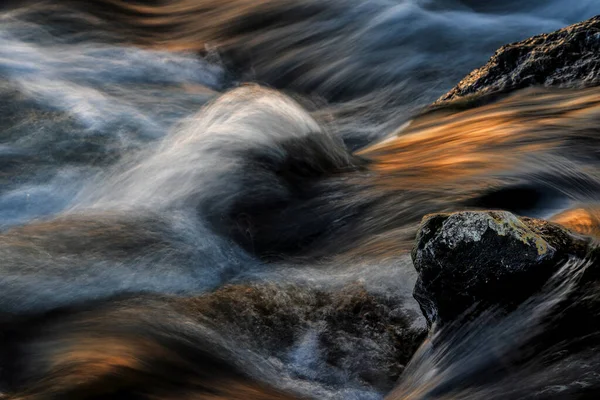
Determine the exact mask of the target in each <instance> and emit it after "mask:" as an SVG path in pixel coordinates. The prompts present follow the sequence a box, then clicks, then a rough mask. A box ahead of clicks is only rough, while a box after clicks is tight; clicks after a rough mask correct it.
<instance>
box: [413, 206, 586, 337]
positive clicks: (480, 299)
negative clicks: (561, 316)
mask: <svg viewBox="0 0 600 400" xmlns="http://www.w3.org/2000/svg"><path fill="white" fill-rule="evenodd" d="M589 241H590V240H589V239H588V238H585V237H582V236H578V235H576V234H574V233H571V232H570V231H568V230H567V229H565V228H564V227H561V226H560V225H557V224H554V223H550V222H547V221H543V220H538V219H532V218H521V217H517V216H515V215H513V214H511V213H509V212H506V211H465V212H458V213H454V214H432V215H428V216H426V217H425V218H424V219H423V221H422V223H421V226H420V228H419V231H418V233H417V239H416V244H415V247H414V249H413V252H412V257H413V262H414V265H415V268H416V269H417V271H418V273H419V278H418V280H417V283H416V285H415V290H414V297H415V299H416V300H417V301H418V302H419V304H420V306H421V309H422V310H423V313H424V315H425V318H426V319H427V321H428V324H430V325H431V324H433V323H434V322H436V323H438V324H443V323H446V322H450V321H452V320H455V319H456V318H457V317H459V316H461V315H462V314H463V313H465V311H467V310H469V309H471V308H473V307H477V306H479V307H486V306H490V305H494V306H501V307H505V308H511V307H512V306H514V305H516V304H519V303H520V302H522V301H523V300H524V299H526V298H527V297H529V296H530V295H531V294H533V293H535V292H536V291H537V290H539V289H540V288H541V286H542V285H543V284H544V283H545V282H546V281H547V279H548V278H549V277H550V276H551V275H552V274H553V273H554V272H555V271H556V270H557V269H558V268H559V267H560V266H561V265H562V263H564V261H565V260H566V259H567V258H569V257H579V258H582V257H584V256H585V255H586V254H587V252H588V245H589Z"/></svg>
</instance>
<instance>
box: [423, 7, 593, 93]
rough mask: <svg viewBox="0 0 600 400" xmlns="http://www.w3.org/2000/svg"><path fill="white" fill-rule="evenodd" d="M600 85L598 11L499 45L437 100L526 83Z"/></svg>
mask: <svg viewBox="0 0 600 400" xmlns="http://www.w3.org/2000/svg"><path fill="white" fill-rule="evenodd" d="M598 84H600V16H596V17H594V18H591V19H589V20H587V21H583V22H580V23H577V24H574V25H571V26H568V27H566V28H563V29H561V30H558V31H556V32H552V33H548V34H543V35H538V36H534V37H532V38H529V39H526V40H523V41H521V42H517V43H512V44H508V45H505V46H503V47H501V48H500V49H498V50H497V51H496V53H495V54H494V56H493V57H492V58H491V59H490V60H489V61H488V63H487V64H485V65H484V66H482V67H481V68H478V69H476V70H474V71H473V72H471V73H470V74H469V75H467V76H466V77H465V78H464V79H463V80H462V81H460V82H459V83H458V85H456V86H455V87H454V88H453V89H452V90H450V91H449V92H448V93H446V94H445V95H444V96H442V97H441V98H440V99H439V100H438V101H437V102H436V103H435V104H436V105H439V104H441V103H445V102H448V101H453V100H457V99H463V98H468V97H473V96H475V97H480V96H482V95H490V94H494V93H503V92H509V91H513V90H516V89H521V88H525V87H530V86H547V87H549V86H552V87H584V86H595V85H598Z"/></svg>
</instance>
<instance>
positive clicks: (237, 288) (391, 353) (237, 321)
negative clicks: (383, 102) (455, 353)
mask: <svg viewBox="0 0 600 400" xmlns="http://www.w3.org/2000/svg"><path fill="white" fill-rule="evenodd" d="M402 304H403V301H402V299H400V298H393V297H388V296H379V295H373V294H369V293H368V292H367V291H366V290H365V289H364V288H363V287H362V286H361V285H359V284H355V285H349V286H347V287H345V288H344V289H343V290H340V291H335V292H324V291H320V290H312V289H309V288H304V287H298V286H283V287H279V286H275V285H232V286H226V287H224V288H222V289H219V290H217V291H216V292H213V293H210V294H207V295H205V296H201V297H198V298H195V299H186V300H183V301H182V305H183V306H184V307H185V308H186V309H187V310H188V311H186V312H185V313H186V314H196V313H197V314H199V315H202V318H207V319H209V320H210V321H211V322H212V323H213V324H215V325H217V326H218V327H219V329H220V330H223V331H227V332H229V334H230V335H231V336H233V337H238V338H239V340H240V341H241V342H243V343H245V344H249V345H250V346H252V347H253V348H254V349H255V351H257V352H263V351H266V352H267V353H268V354H271V355H275V357H277V358H279V359H280V360H282V361H283V362H285V363H287V364H289V365H290V366H291V367H292V368H293V369H294V373H295V374H297V375H298V376H300V377H308V378H311V379H317V380H320V381H323V382H334V381H339V380H340V379H343V380H347V379H349V380H351V381H355V382H356V381H357V382H361V383H362V384H366V385H368V386H371V387H373V388H376V389H377V390H381V391H386V390H389V389H391V388H392V386H393V385H394V383H395V382H396V381H397V380H398V378H399V376H400V374H401V373H402V372H403V370H404V367H405V365H406V364H407V363H408V361H409V360H410V358H411V357H412V355H413V354H414V352H415V351H416V350H417V348H418V347H419V345H420V344H421V342H422V341H423V339H424V338H425V335H426V326H425V323H424V322H423V318H422V317H421V316H420V315H418V313H417V312H416V311H414V310H408V309H405V308H404V307H403V306H402ZM314 374H317V376H314ZM332 374H333V375H332Z"/></svg>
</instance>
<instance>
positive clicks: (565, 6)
mask: <svg viewBox="0 0 600 400" xmlns="http://www.w3.org/2000/svg"><path fill="white" fill-rule="evenodd" d="M58 3H60V4H58ZM150 3H152V4H158V3H160V2H150ZM57 4H58V5H57ZM127 4H129V5H127ZM598 13H600V4H599V3H598V2H597V1H595V0H581V1H578V2H576V3H575V4H573V2H572V1H566V0H553V1H528V2H522V1H490V2H488V1H486V2H478V1H466V0H465V1H459V0H455V1H452V0H447V1H444V0H422V1H419V0H411V1H408V0H406V1H401V0H395V1H393V0H389V1H384V0H374V1H368V2H367V1H354V0H328V1H326V0H319V1H309V0H306V1H283V0H281V1H266V2H251V1H246V0H230V1H222V0H214V1H201V0H181V1H176V2H171V3H170V5H165V6H162V7H161V6H157V8H145V7H143V6H136V5H133V4H132V3H127V2H119V1H114V2H113V1H108V0H107V1H94V2H90V3H86V4H85V5H84V2H67V1H65V2H64V4H63V2H56V3H53V4H50V3H47V4H37V5H34V4H32V5H27V6H24V7H22V8H18V9H14V8H8V7H7V9H6V10H4V11H2V13H1V14H0V77H1V78H2V79H1V81H0V94H1V95H0V109H1V115H2V118H0V140H1V142H0V231H1V232H2V233H3V234H2V236H0V259H1V261H0V262H1V264H0V265H1V270H2V275H1V276H0V316H1V317H2V321H9V325H11V326H16V328H11V329H14V332H13V331H12V330H11V331H10V332H8V333H6V336H5V338H6V340H5V343H10V346H9V347H10V348H11V350H2V352H1V353H0V360H4V361H3V365H2V366H1V367H0V377H1V378H3V380H5V381H6V382H8V383H3V385H5V387H0V392H2V391H4V392H6V393H8V394H10V396H12V397H11V398H15V399H16V398H19V399H25V398H27V399H44V398H84V396H83V394H82V393H84V392H85V391H86V390H89V391H90V392H92V391H94V390H96V391H98V392H102V391H101V390H99V389H97V387H96V386H93V385H92V384H90V385H92V386H90V387H91V389H90V387H88V386H85V385H87V384H88V383H89V382H92V383H93V382H94V379H97V380H99V381H100V382H101V383H99V384H98V385H99V386H102V387H111V388H112V387H113V386H114V387H117V389H115V393H117V394H114V393H113V394H110V393H108V394H106V393H104V394H102V395H106V396H114V397H93V398H156V399H188V398H189V399H192V398H193V399H196V398H202V399H204V398H207V399H212V398H215V399H216V398H240V399H242V398H245V399H251V398H255V399H271V398H273V399H274V398H291V397H287V396H288V394H287V393H291V394H289V396H301V397H302V396H304V397H308V398H319V399H357V400H358V399H361V400H362V399H383V398H389V399H428V398H436V399H437V398H439V399H446V398H452V399H483V398H486V399H489V398H494V399H495V398H498V399H500V398H503V399H504V398H528V397H534V396H538V397H539V398H571V397H566V396H568V395H569V396H574V397H572V398H577V395H574V394H572V393H576V394H577V393H579V394H581V393H584V395H586V396H591V397H589V398H595V397H593V396H594V393H596V394H597V393H598V392H597V391H596V392H594V389H595V390H598V387H599V384H600V377H599V376H598V373H597V371H598V367H599V366H600V361H599V360H598V357H597V356H596V354H595V351H594V347H593V346H592V345H589V346H582V348H581V350H578V351H576V352H573V353H571V354H570V355H569V357H562V358H560V357H558V358H557V357H554V356H553V355H555V354H559V353H561V351H564V348H565V346H566V344H565V343H570V342H571V341H579V340H582V338H583V337H590V336H594V335H595V334H596V333H595V332H594V331H593V330H592V331H585V330H582V331H577V332H573V337H571V338H567V339H565V340H563V341H562V342H561V341H556V343H555V347H554V348H552V349H542V350H539V351H538V352H537V353H535V354H534V355H531V356H527V357H528V358H527V357H526V356H524V355H523V354H525V353H527V352H525V351H524V350H523V349H524V348H529V346H530V344H531V343H534V342H535V341H536V338H538V337H539V335H540V332H543V331H544V330H545V329H546V327H547V326H548V324H552V323H554V322H553V321H554V320H553V319H552V318H554V317H552V318H551V317H549V316H553V315H562V314H564V313H566V311H564V309H565V307H566V306H565V303H566V302H575V303H576V304H579V302H584V303H585V306H581V307H582V308H585V309H586V310H588V314H585V315H587V317H588V318H589V319H590V321H592V323H593V321H595V319H594V318H597V316H596V313H595V312H594V311H593V310H597V309H598V308H597V307H596V305H597V300H596V299H595V296H596V294H595V292H594V291H593V290H592V289H589V288H587V289H585V288H584V289H582V288H581V287H579V286H577V279H578V276H579V274H582V273H584V272H585V268H586V266H585V262H583V261H579V262H573V263H571V264H567V265H565V266H564V268H563V269H562V270H561V271H560V272H559V274H558V275H557V276H556V277H555V280H553V281H551V282H550V283H549V284H548V287H547V288H545V289H544V292H543V293H541V294H540V295H538V296H536V297H535V298H533V299H531V300H530V301H529V302H528V303H526V304H524V305H522V307H521V308H520V309H518V310H517V311H515V312H514V313H513V314H511V315H510V316H509V317H500V316H499V314H496V313H495V312H494V311H493V310H492V311H490V312H489V313H488V314H486V315H484V316H482V317H481V319H480V320H478V321H476V322H471V323H465V324H459V325H461V326H458V327H454V328H453V329H448V330H445V331H442V332H433V333H432V335H431V337H430V338H429V339H428V341H426V342H425V344H424V345H423V347H421V348H420V350H418V352H417V353H416V355H415V356H414V358H413V360H412V362H411V363H410V365H408V366H407V364H408V362H409V359H410V353H411V352H412V351H414V350H416V348H417V346H418V345H419V344H420V343H421V341H422V340H423V339H424V338H425V333H426V332H425V331H426V326H425V321H424V319H423V317H422V316H421V314H420V310H419V308H418V305H417V304H416V302H415V301H414V300H413V299H412V288H413V286H414V281H415V274H416V272H415V271H414V269H413V266H412V263H411V261H410V256H409V251H410V248H411V247H412V242H413V238H414V234H415V229H416V226H417V224H418V222H419V221H420V219H421V217H422V216H423V215H425V214H427V213H431V212H438V211H457V210H461V209H467V208H477V207H479V208H502V209H508V210H511V211H514V212H516V213H519V214H523V215H528V216H533V217H541V218H552V217H553V216H555V215H558V214H560V213H561V212H562V213H563V214H560V215H559V216H558V217H556V218H557V220H560V221H562V222H565V223H572V224H575V225H576V224H580V225H581V224H582V225H585V226H584V227H585V228H586V229H587V228H590V226H589V224H588V225H586V218H589V215H596V214H595V213H596V211H595V210H596V209H597V208H596V207H597V205H596V202H597V199H598V198H599V196H598V195H599V192H600V176H599V175H600V174H599V172H598V171H600V170H599V169H598V163H599V158H598V152H597V149H598V148H600V147H598V145H599V144H600V143H598V140H599V139H598V138H599V136H598V126H600V92H599V91H598V90H597V89H586V90H581V91H564V90H562V91H555V90H529V91H524V92H522V93H517V94H516V95H514V96H512V97H509V98H507V99H504V100H502V101H500V102H497V103H494V104H490V105H487V106H483V107H480V108H476V109H471V110H467V111H462V112H460V113H458V112H454V111H453V112H450V111H448V110H441V111H439V112H434V113H432V114H426V115H422V116H416V115H418V111H419V110H420V109H421V108H422V107H423V106H425V105H427V104H430V103H431V102H433V101H435V100H436V99H437V98H438V97H439V96H441V95H442V94H444V93H445V92H446V91H447V90H448V89H450V88H451V87H452V86H453V85H454V84H456V83H457V82H458V81H459V80H460V79H461V78H462V77H463V76H464V75H466V74H467V73H468V72H470V71H471V70H472V69H473V68H476V67H478V66H480V65H482V64H483V63H485V62H486V60H487V59H488V58H489V57H490V56H491V55H492V54H493V52H494V51H495V50H496V49H497V48H498V47H499V46H501V45H503V44H506V43H509V42H513V41H517V40H521V39H524V38H527V37H530V36H532V35H534V34H538V33H543V32H549V31H552V30H555V29H558V28H561V27H563V26H566V25H568V24H571V23H574V22H577V21H581V20H583V19H586V18H589V17H591V16H593V15H595V14H598ZM248 83H253V85H248ZM254 84H258V85H261V86H260V87H259V86H256V85H254ZM267 88H268V89H267ZM409 121H410V123H408V122H409ZM560 218H562V219H560ZM565 219H566V220H565ZM590 229H593V227H592V228H590ZM582 271H584V272H582ZM182 295H183V296H184V297H183V299H181V298H180V297H178V296H182ZM113 296H119V300H110V301H106V300H107V299H112V298H113ZM139 296H142V297H139ZM165 296H166V297H165ZM190 296H191V299H190ZM582 299H585V301H584V300H582ZM89 301H91V303H89ZM57 307H74V308H73V309H71V308H67V309H61V311H57V312H56V313H57V314H56V315H54V314H52V313H51V314H48V315H46V314H43V315H42V313H46V312H52V310H54V309H55V308H57ZM556 310H559V311H556ZM589 310H592V311H589ZM23 315H24V316H26V318H23V317H22V316H23ZM40 315H41V316H40ZM14 318H17V319H18V323H16V322H14V321H13V319H14ZM29 318H32V319H31V320H29ZM549 319H550V322H549V321H548V320H549ZM378 321H379V322H378ZM381 321H383V322H381ZM561 323H565V322H564V320H563V319H560V318H558V322H556V324H561ZM23 332H26V334H25V333H23ZM32 332H33V333H32ZM13 341H14V342H15V343H16V344H14V346H13V344H12V343H13ZM432 343H434V344H435V343H437V345H435V346H433V345H432ZM592 343H593V342H592ZM13 348H14V349H13ZM407 348H408V349H409V350H406V349H407ZM407 352H408V354H405V353H407ZM517 355H518V356H517ZM553 357H554V358H553ZM507 359H510V360H514V359H516V360H517V361H514V362H513V361H511V362H510V363H509V362H507V361H506V360H507ZM149 365H151V366H152V367H149ZM156 365H158V366H156ZM405 367H406V370H405ZM61 371H62V372H61ZM82 371H85V372H82ZM114 371H117V372H114ZM131 371H134V372H131ZM140 371H141V372H140ZM206 371H209V372H206ZM110 374H114V375H116V376H123V377H124V378H123V379H124V380H125V381H126V382H128V383H127V385H133V386H135V385H136V383H135V382H138V381H140V380H143V381H144V382H146V381H147V382H149V383H147V384H145V385H147V387H146V389H145V390H146V392H144V391H137V392H135V393H134V392H131V393H134V394H132V395H131V396H130V395H129V393H130V392H128V390H129V389H128V388H129V387H130V386H127V385H125V384H123V385H124V386H123V387H122V388H121V387H120V386H119V385H118V384H115V383H114V382H113V381H108V382H109V383H102V382H104V381H102V379H107V378H106V376H107V375H110ZM129 374H131V376H130V375H129ZM136 374H138V375H136ZM211 374H213V375H214V376H213V375H211ZM111 376H112V375H111ZM140 376H142V377H143V379H142V378H140ZM65 377H71V378H65ZM167 377H168V379H167ZM69 379H73V382H75V383H73V382H72V381H71V380H69ZM398 379H400V381H398ZM77 382H79V383H77ZM81 382H84V383H85V384H82V383H81ZM132 382H133V383H132ZM255 382H261V383H255ZM77 385H79V386H77ZM111 385H113V386H111ZM154 385H155V386H154ZM265 385H266V386H265ZM74 386H77V387H78V389H77V390H75V389H73V390H72V391H70V390H71V389H66V388H70V387H74ZM80 386H81V387H83V389H81V387H80ZM271 387H274V388H276V389H277V390H281V391H283V393H282V392H279V391H276V390H275V389H272V388H271ZM393 387H396V388H395V389H393ZM23 388H26V389H23ZM237 388H239V390H237ZM581 388H588V389H589V390H588V389H586V390H588V391H587V392H586V391H585V390H579V389H581ZM78 390H79V391H78ZM107 390H108V389H107ZM236 390H237V391H236ZM578 390H579V391H578ZM109 392H110V391H109ZM588 392H589V393H591V394H589V393H588ZM14 393H17V394H14ZM49 393H52V396H55V397H52V396H51V395H50V394H49ZM198 393H204V394H198ZM206 393H211V394H210V396H213V397H209V395H207V394H206ZM235 393H238V394H235ZM240 393H241V394H240ZM584 395H580V396H579V397H583V396H584ZM69 396H70V397H69ZM98 396H101V395H98ZM117 396H122V397H117ZM134 396H138V397H134ZM152 396H154V397H152ZM186 396H187V397H186ZM194 396H196V397H194ZM202 396H204V397H202ZM235 396H238V397H235ZM261 396H262V397H261ZM561 396H562V397H561ZM90 398H92V397H90Z"/></svg>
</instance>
